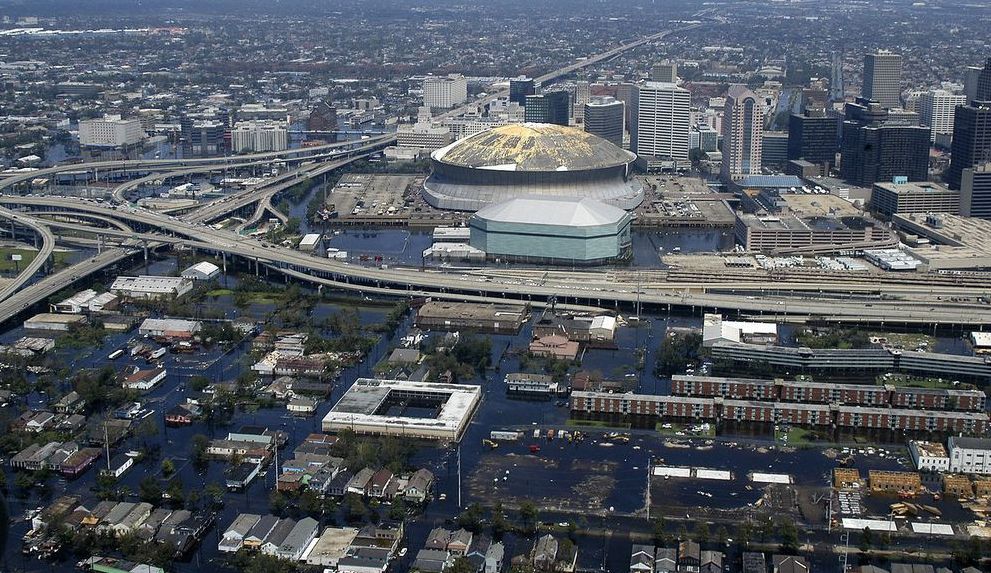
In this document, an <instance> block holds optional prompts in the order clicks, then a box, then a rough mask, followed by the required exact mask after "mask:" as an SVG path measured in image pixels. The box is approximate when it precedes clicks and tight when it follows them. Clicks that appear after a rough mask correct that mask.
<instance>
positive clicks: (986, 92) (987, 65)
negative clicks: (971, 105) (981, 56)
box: [974, 58, 991, 101]
mask: <svg viewBox="0 0 991 573" xmlns="http://www.w3.org/2000/svg"><path fill="white" fill-rule="evenodd" d="M974 99H976V100H977V101H991V58H988V59H987V61H985V62H984V69H983V70H981V73H980V74H978V75H977V90H976V92H975V93H974Z"/></svg>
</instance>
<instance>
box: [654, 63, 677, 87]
mask: <svg viewBox="0 0 991 573" xmlns="http://www.w3.org/2000/svg"><path fill="white" fill-rule="evenodd" d="M650 81H652V82H663V83H667V84H676V83H678V64H675V63H673V62H661V63H659V64H654V66H653V67H652V68H650Z"/></svg>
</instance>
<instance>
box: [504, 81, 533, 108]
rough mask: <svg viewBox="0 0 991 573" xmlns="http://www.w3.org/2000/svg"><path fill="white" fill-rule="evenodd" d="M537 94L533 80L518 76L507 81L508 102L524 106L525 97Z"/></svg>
mask: <svg viewBox="0 0 991 573" xmlns="http://www.w3.org/2000/svg"><path fill="white" fill-rule="evenodd" d="M535 93H537V88H536V85H535V83H534V81H533V78H528V77H526V76H520V77H518V78H513V79H511V80H509V101H511V102H513V103H518V104H520V105H525V104H526V96H531V95H534V94H535Z"/></svg>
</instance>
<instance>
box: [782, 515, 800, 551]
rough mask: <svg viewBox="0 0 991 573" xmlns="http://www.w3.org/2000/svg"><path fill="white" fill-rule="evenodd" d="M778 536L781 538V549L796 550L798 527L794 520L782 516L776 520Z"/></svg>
mask: <svg viewBox="0 0 991 573" xmlns="http://www.w3.org/2000/svg"><path fill="white" fill-rule="evenodd" d="M778 537H779V538H780V539H781V549H782V551H784V552H785V553H797V552H798V527H797V526H796V525H795V522H794V520H791V519H787V518H782V519H779V520H778Z"/></svg>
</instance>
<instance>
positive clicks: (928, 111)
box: [916, 90, 967, 141]
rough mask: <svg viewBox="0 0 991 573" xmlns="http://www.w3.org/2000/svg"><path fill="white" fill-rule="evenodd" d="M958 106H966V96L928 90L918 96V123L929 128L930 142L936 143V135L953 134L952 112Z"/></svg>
mask: <svg viewBox="0 0 991 573" xmlns="http://www.w3.org/2000/svg"><path fill="white" fill-rule="evenodd" d="M958 105H967V96H964V95H957V94H952V93H950V92H948V91H946V90H929V91H927V92H924V93H923V94H922V95H921V96H919V102H918V104H917V105H916V109H917V110H918V111H919V122H920V123H922V125H925V126H927V127H929V130H930V133H931V135H930V137H931V141H936V135H937V134H943V135H952V134H953V111H954V110H955V109H956V107H957V106H958Z"/></svg>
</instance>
